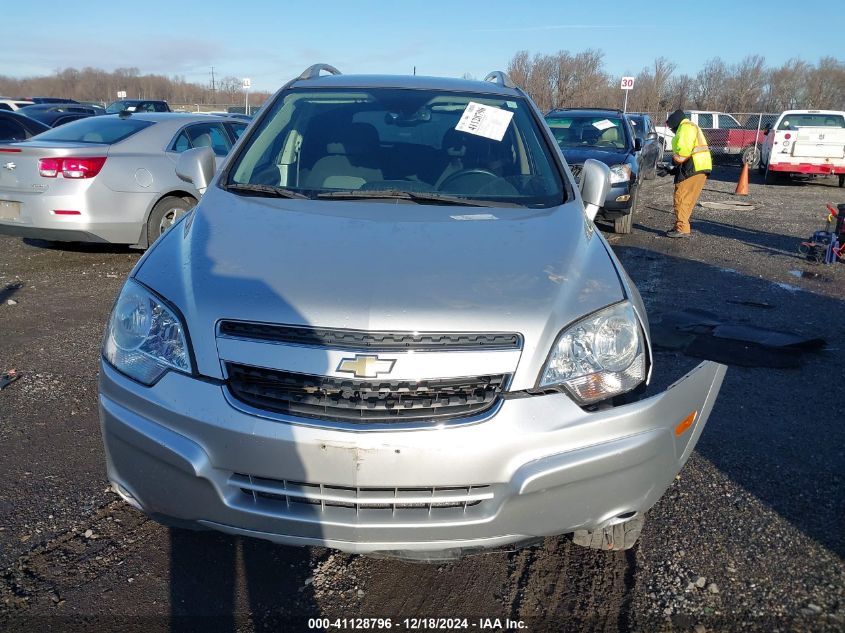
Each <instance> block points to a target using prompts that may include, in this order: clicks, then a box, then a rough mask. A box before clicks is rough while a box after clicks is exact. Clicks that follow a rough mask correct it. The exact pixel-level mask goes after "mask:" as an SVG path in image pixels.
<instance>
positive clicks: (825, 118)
mask: <svg viewBox="0 0 845 633" xmlns="http://www.w3.org/2000/svg"><path fill="white" fill-rule="evenodd" d="M797 127H845V117H843V116H842V115H841V114H821V113H818V114H785V115H784V116H783V118H782V119H781V121H780V124H779V125H778V129H779V130H794V129H795V128H797Z"/></svg>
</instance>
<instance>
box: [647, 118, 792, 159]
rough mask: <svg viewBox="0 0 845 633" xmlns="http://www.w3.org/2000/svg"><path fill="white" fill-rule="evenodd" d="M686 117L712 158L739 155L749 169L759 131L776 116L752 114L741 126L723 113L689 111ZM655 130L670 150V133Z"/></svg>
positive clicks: (757, 154)
mask: <svg viewBox="0 0 845 633" xmlns="http://www.w3.org/2000/svg"><path fill="white" fill-rule="evenodd" d="M686 115H687V117H689V119H690V120H691V121H692V122H693V123H695V124H696V125H698V127H700V128H701V129H702V130H703V131H704V135H705V136H706V137H707V144H708V145H709V146H710V151H711V152H712V153H713V157H714V158H718V157H720V156H736V155H737V154H740V155H741V156H742V160H743V162H746V163H748V164H749V166H750V167H755V166H757V165H758V164H759V162H760V146H761V145H762V144H763V141H764V140H765V136H764V134H763V130H764V128H765V127H766V124H767V123H768V124H770V125H771V124H772V123H774V121H775V119H777V117H778V115H777V114H762V115H761V114H752V115H750V116H749V117H748V118H747V119H746V120H745V121H744V123H740V122H739V121H737V120H736V119H735V118H734V117H733V116H731V115H730V114H726V113H724V112H706V111H703V110H690V111H687V112H686ZM761 119H762V121H761ZM758 125H759V131H758V129H757V128H758ZM661 130H663V131H661ZM657 131H658V134H660V136H662V137H663V138H664V145H665V148H666V150H667V151H669V150H671V147H672V145H671V144H672V133H671V131H669V130H668V129H666V128H657ZM755 140H756V146H755Z"/></svg>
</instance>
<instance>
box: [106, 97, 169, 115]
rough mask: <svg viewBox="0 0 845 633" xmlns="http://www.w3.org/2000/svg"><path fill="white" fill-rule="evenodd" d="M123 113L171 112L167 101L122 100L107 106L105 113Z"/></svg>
mask: <svg viewBox="0 0 845 633" xmlns="http://www.w3.org/2000/svg"><path fill="white" fill-rule="evenodd" d="M123 111H128V112H171V110H170V106H169V105H167V101H155V100H152V99H122V100H120V101H114V102H112V103H110V104H109V105H108V107H107V108H106V112H107V113H108V114H118V113H120V112H123Z"/></svg>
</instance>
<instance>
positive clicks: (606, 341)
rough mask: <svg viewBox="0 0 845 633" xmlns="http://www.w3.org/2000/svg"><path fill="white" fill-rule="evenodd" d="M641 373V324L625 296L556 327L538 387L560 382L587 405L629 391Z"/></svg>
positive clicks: (642, 364) (637, 383)
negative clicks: (568, 325)
mask: <svg viewBox="0 0 845 633" xmlns="http://www.w3.org/2000/svg"><path fill="white" fill-rule="evenodd" d="M645 376H646V360H645V351H644V345H643V335H642V328H641V327H640V322H639V319H638V318H637V315H636V313H635V312H634V308H633V306H631V304H630V303H629V302H628V301H624V302H622V303H617V304H616V305H612V306H610V307H609V308H605V309H604V310H601V311H599V312H596V313H594V314H591V315H590V316H588V317H586V318H584V319H581V320H580V321H578V322H577V323H575V324H573V325H571V326H570V327H568V328H567V329H565V330H564V331H563V332H561V334H560V336H558V339H557V341H556V342H555V345H554V347H553V348H552V353H551V354H550V355H549V360H548V362H547V363H546V367H545V368H544V369H543V375H542V378H541V380H540V387H541V388H543V387H553V386H563V387H565V388H566V390H567V391H568V392H569V393H570V394H571V395H572V396H573V397H574V398H575V399H576V400H577V401H578V402H579V403H580V404H590V403H591V402H598V401H599V400H605V399H607V398H610V397H612V396H617V395H619V394H622V393H625V392H627V391H630V390H631V389H633V388H634V387H636V386H637V385H639V384H640V383H641V382H642V381H643V380H645Z"/></svg>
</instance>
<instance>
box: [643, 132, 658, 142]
mask: <svg viewBox="0 0 845 633" xmlns="http://www.w3.org/2000/svg"><path fill="white" fill-rule="evenodd" d="M645 140H647V141H656V140H657V132H649V133H648V134H646V135H645Z"/></svg>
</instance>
